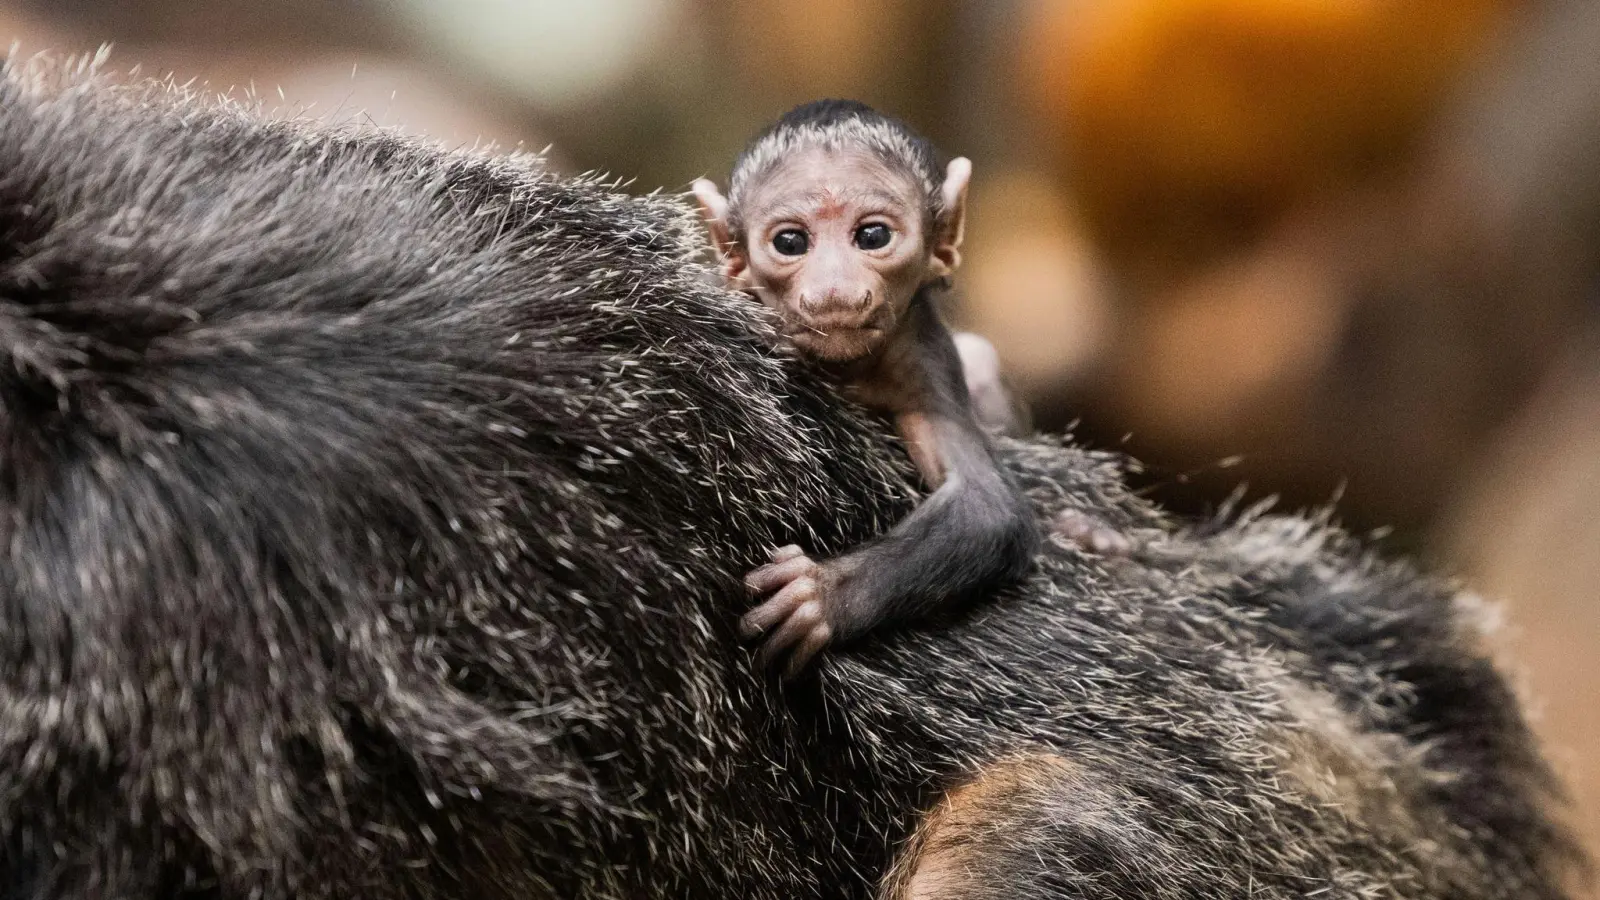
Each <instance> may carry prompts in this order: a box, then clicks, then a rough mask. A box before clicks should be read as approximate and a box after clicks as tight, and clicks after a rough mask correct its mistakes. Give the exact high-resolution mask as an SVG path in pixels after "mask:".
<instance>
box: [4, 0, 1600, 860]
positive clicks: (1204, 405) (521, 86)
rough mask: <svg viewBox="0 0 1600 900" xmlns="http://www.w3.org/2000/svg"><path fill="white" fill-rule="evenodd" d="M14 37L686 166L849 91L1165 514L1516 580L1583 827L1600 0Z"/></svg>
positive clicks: (1599, 219) (988, 314) (102, 15)
mask: <svg viewBox="0 0 1600 900" xmlns="http://www.w3.org/2000/svg"><path fill="white" fill-rule="evenodd" d="M0 36H3V37H7V38H9V39H11V40H13V41H15V42H16V45H17V46H18V47H20V51H21V52H22V53H23V54H29V53H33V52H37V51H41V50H47V49H48V50H54V51H58V52H59V51H70V52H87V51H93V50H94V49H95V48H96V47H98V46H99V45H101V44H102V43H111V44H113V45H114V50H113V53H112V56H111V61H110V63H109V66H110V68H111V69H112V70H114V71H127V70H129V69H131V68H132V67H134V66H138V67H140V69H141V71H142V72H143V73H144V74H147V75H158V76H165V75H168V74H171V75H173V76H175V77H176V78H177V79H178V80H180V81H186V80H189V79H195V80H197V81H198V82H201V83H204V84H205V85H207V86H209V88H210V89H212V90H214V91H219V92H222V91H229V92H232V93H234V94H236V95H240V96H245V95H250V94H254V95H255V96H257V97H260V98H262V100H263V102H264V103H266V104H268V105H269V106H272V107H277V108H282V109H286V110H288V111H290V112H298V113H301V114H305V115H310V116H316V117H322V118H328V119H336V120H342V121H351V120H364V121H371V122H376V123H378V124H382V125H389V126H396V127H400V128H402V129H404V130H406V131H410V132H413V133H417V134H422V135H427V136H430V137H433V138H435V139H438V140H440V141H443V142H445V143H447V144H450V145H453V146H480V147H483V148H485V149H488V150H490V151H491V152H497V151H504V150H507V149H511V148H516V147H523V148H525V149H532V150H537V149H540V148H542V147H544V146H546V145H547V144H548V145H553V150H552V158H553V160H554V163H555V165H556V167H557V168H559V169H562V170H565V171H569V172H577V171H584V170H590V169H599V170H605V171H609V172H612V173H615V174H618V175H626V176H630V177H633V178H635V179H636V180H635V182H634V185H633V187H634V189H636V190H640V191H645V190H651V189H654V188H658V187H661V188H665V189H667V190H672V191H677V190H683V189H685V188H686V186H687V184H688V182H689V181H690V180H691V179H693V178H695V177H697V176H699V175H705V174H709V175H711V176H712V177H713V178H716V179H718V180H719V182H724V183H725V180H726V176H727V171H728V169H729V167H730V165H731V163H732V160H733V157H734V154H735V153H736V152H737V151H738V150H739V148H740V147H741V146H742V145H743V143H744V142H745V141H746V140H747V139H748V138H749V137H750V136H751V135H752V134H753V133H754V132H755V131H756V130H757V129H758V128H759V127H760V126H761V125H763V124H765V123H766V122H768V121H770V120H771V119H773V118H775V117H776V116H777V115H778V114H780V113H781V112H783V111H784V110H785V109H787V108H788V107H790V106H792V105H794V104H796V103H799V102H802V101H805V100H809V99H815V98H817V97H821V96H848V97H855V98H859V99H862V100H865V101H867V102H869V103H872V104H873V105H875V106H878V107H879V108H881V109H883V110H885V111H887V112H891V113H894V114H898V115H900V116H901V117H903V118H905V119H907V120H908V121H910V122H911V123H913V124H914V125H915V126H917V127H918V128H919V129H921V130H923V131H924V132H925V133H927V134H928V135H929V136H930V137H931V138H933V139H934V140H935V142H937V143H939V144H940V145H941V146H942V147H943V148H945V149H946V150H947V151H950V152H952V153H960V154H964V155H967V156H970V157H971V158H972V159H973V160H974V163H975V166H976V174H975V178H974V186H973V190H972V198H971V201H972V204H973V208H972V212H971V215H970V219H971V221H970V225H969V242H970V246H969V253H968V255H967V260H968V262H967V269H966V271H965V273H964V276H963V278H962V280H961V284H960V285H959V292H958V294H957V295H956V296H955V297H954V298H953V302H952V308H951V310H950V313H951V316H952V317H953V318H954V319H955V320H956V321H957V322H959V323H960V324H961V325H963V326H965V327H968V328H972V329H975V330H977V331H980V332H982V333H983V334H985V335H987V336H988V337H989V338H990V339H991V340H993V341H994V343H995V344H996V345H997V346H998V348H999V350H1000V353H1001V356H1002V358H1003V359H1004V361H1005V363H1006V366H1007V368H1008V369H1009V372H1010V377H1011V378H1012V380H1013V382H1014V384H1015V385H1016V386H1017V387H1018V388H1019V389H1020V390H1021V391H1023V392H1024V393H1025V394H1026V396H1027V398H1028V399H1029V400H1030V402H1031V403H1032V405H1033V407H1034V410H1035V415H1036V418H1037V420H1038V422H1039V424H1041V425H1042V426H1044V427H1046V428H1050V429H1057V430H1059V429H1064V428H1068V427H1071V428H1072V429H1073V430H1074V432H1075V433H1076V434H1077V435H1078V436H1079V438H1080V439H1082V440H1083V441H1085V442H1086V443H1089V444H1091V445H1094V446H1099V447H1102V448H1121V449H1125V450H1127V451H1129V452H1131V453H1133V454H1135V455H1136V456H1137V457H1139V458H1140V459H1141V460H1143V462H1144V463H1145V470H1144V471H1143V472H1142V473H1141V474H1140V475H1139V476H1138V477H1139V479H1140V484H1141V487H1142V488H1143V489H1144V490H1146V491H1148V492H1149V493H1150V494H1151V495H1152V496H1154V497H1156V498H1158V499H1159V500H1160V501H1162V502H1163V503H1166V504H1168V505H1169V506H1171V507H1173V508H1175V509H1177V510H1179V511H1182V512H1186V513H1192V514H1203V513H1205V512H1207V511H1208V510H1214V509H1216V508H1217V506H1218V505H1219V504H1221V503H1222V502H1224V501H1225V500H1226V499H1227V498H1228V497H1229V495H1230V494H1232V493H1233V492H1234V491H1235V489H1236V488H1238V487H1239V486H1240V485H1245V488H1244V495H1245V497H1246V498H1248V499H1256V498H1261V497H1266V496H1270V495H1277V496H1279V497H1280V498H1282V500H1281V504H1282V506H1283V507H1285V508H1291V509H1292V508H1302V507H1307V506H1315V505H1321V504H1325V503H1327V502H1329V501H1336V502H1337V505H1338V510H1339V515H1340V518H1341V520H1342V521H1343V522H1344V523H1345V524H1346V525H1347V526H1349V527H1351V528H1352V529H1355V530H1357V531H1360V532H1364V533H1370V534H1372V535H1373V536H1374V537H1375V538H1377V539H1378V540H1379V541H1380V546H1381V547H1382V548H1383V549H1384V550H1385V551H1386V552H1392V553H1411V554H1417V555H1419V556H1421V557H1422V558H1424V559H1425V560H1427V562H1428V563H1429V564H1430V565H1432V566H1434V567H1437V568H1439V569H1441V570H1443V571H1445V572H1448V573H1452V574H1455V575H1458V576H1460V577H1461V578H1462V579H1464V580H1465V581H1466V582H1467V583H1468V584H1469V585H1471V586H1473V587H1474V588H1476V589H1477V590H1479V591H1481V592H1482V593H1484V594H1486V595H1488V596H1490V597H1491V598H1494V599H1497V600H1501V601H1504V602H1505V604H1506V612H1507V626H1508V627H1506V628H1505V629H1503V631H1504V641H1503V644H1504V647H1503V648H1502V649H1504V650H1505V651H1506V652H1507V653H1508V656H1507V658H1508V660H1510V662H1509V665H1510V666H1511V667H1512V670H1513V671H1514V672H1515V673H1516V675H1517V677H1518V678H1519V679H1520V680H1521V682H1522V685H1523V687H1524V688H1525V690H1526V691H1527V694H1528V696H1529V698H1530V702H1531V704H1532V708H1533V710H1534V711H1535V715H1536V717H1537V723H1536V724H1537V727H1538V728H1539V729H1540V730H1541V731H1542V732H1543V733H1544V735H1545V736H1546V739H1547V741H1548V743H1549V746H1550V748H1551V752H1552V755H1553V757H1554V758H1555V761H1556V763H1557V765H1558V766H1559V767H1560V769H1561V771H1562V772H1563V774H1564V775H1565V776H1566V778H1567V779H1568V781H1569V783H1570V784H1571V786H1572V790H1573V793H1574V796H1575V798H1576V801H1577V805H1576V812H1575V818H1577V819H1578V820H1579V824H1580V826H1581V827H1582V828H1583V829H1585V832H1586V835H1587V839H1588V841H1589V844H1590V846H1591V847H1592V848H1594V850H1595V851H1597V852H1600V753H1597V752H1595V751H1597V750H1600V4H1594V3H1564V2H1557V0H874V2H871V3H862V2H859V0H804V2H796V0H788V2H766V0H759V2H757V0H581V2H573V0H567V2H555V0H256V2H252V3H239V2H236V0H0Z"/></svg>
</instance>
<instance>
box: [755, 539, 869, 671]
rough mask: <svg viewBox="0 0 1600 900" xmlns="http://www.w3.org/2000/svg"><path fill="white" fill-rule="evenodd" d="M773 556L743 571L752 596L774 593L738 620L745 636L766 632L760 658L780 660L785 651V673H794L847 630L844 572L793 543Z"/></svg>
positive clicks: (767, 661)
mask: <svg viewBox="0 0 1600 900" xmlns="http://www.w3.org/2000/svg"><path fill="white" fill-rule="evenodd" d="M771 559H772V561H771V562H769V563H767V564H766V565H764V566H761V567H760V568H758V569H754V570H752V571H751V572H750V574H748V575H746V576H745V577H744V585H745V588H746V589H748V590H749V591H750V594H751V596H753V597H763V596H767V595H769V594H770V595H771V596H770V597H768V598H767V600H766V602H764V603H762V604H761V605H760V606H757V607H756V608H755V609H752V610H750V612H748V613H746V614H745V616H744V618H743V619H742V620H740V623H739V626H740V631H741V632H742V633H743V634H744V637H745V639H746V640H752V639H754V638H757V637H760V636H761V635H767V639H766V640H765V641H764V642H763V643H762V645H761V650H760V651H759V652H758V653H757V655H756V660H757V663H758V664H759V665H762V666H770V665H776V664H777V662H778V661H779V660H780V659H782V658H784V657H785V656H787V659H788V662H787V664H786V665H785V666H784V672H783V674H784V677H785V678H788V679H792V678H795V677H797V676H799V675H800V673H801V672H803V671H805V669H806V667H807V666H808V665H810V663H811V661H812V660H813V659H815V658H816V656H817V654H819V653H821V652H822V651H823V650H824V649H825V648H826V647H827V646H828V644H830V643H831V642H832V641H833V640H834V639H835V638H836V637H838V636H840V632H841V630H843V629H842V626H843V625H844V623H843V621H842V617H843V616H844V614H845V609H844V604H842V603H841V602H840V601H841V599H842V598H841V596H840V595H841V590H840V589H841V583H840V582H841V577H840V575H841V573H840V572H839V571H838V569H839V566H837V565H836V564H835V563H836V562H837V561H830V562H820V563H819V562H816V561H815V560H813V559H811V558H810V557H809V556H806V554H805V551H803V550H801V549H800V548H799V547H797V546H795V545H793V544H791V545H789V546H787V547H782V548H779V549H778V550H775V551H773V553H772V557H771Z"/></svg>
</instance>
